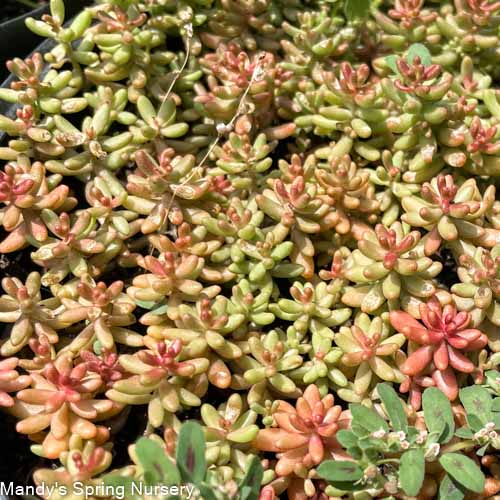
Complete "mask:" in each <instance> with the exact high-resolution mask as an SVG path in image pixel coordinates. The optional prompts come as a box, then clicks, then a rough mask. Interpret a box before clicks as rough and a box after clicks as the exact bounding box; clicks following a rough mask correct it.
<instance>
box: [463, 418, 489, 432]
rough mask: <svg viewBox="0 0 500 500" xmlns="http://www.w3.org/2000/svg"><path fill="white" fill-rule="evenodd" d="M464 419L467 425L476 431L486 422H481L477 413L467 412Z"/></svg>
mask: <svg viewBox="0 0 500 500" xmlns="http://www.w3.org/2000/svg"><path fill="white" fill-rule="evenodd" d="M466 419H467V423H468V424H469V427H470V428H471V429H472V430H473V431H474V432H477V431H479V430H480V429H482V428H483V426H484V424H485V423H486V422H483V421H482V420H481V419H480V418H479V417H478V416H477V415H474V414H467V415H466Z"/></svg>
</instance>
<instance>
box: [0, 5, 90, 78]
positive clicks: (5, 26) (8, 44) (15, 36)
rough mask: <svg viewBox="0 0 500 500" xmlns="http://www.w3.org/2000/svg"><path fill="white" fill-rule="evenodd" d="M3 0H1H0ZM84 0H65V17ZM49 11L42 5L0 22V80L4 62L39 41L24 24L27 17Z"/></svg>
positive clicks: (76, 9) (78, 8) (23, 53)
mask: <svg viewBox="0 0 500 500" xmlns="http://www.w3.org/2000/svg"><path fill="white" fill-rule="evenodd" d="M0 1H3V0H0ZM88 3H89V2H88V1H85V0H66V2H65V5H66V18H67V19H70V18H71V17H73V16H74V15H75V14H76V13H77V12H78V11H79V10H80V9H81V8H82V7H83V6H85V5H88ZM48 12H49V5H48V3H47V4H46V5H42V6H41V7H38V8H37V9H34V10H32V11H31V12H27V13H26V14H23V15H21V16H19V17H16V18H14V19H9V20H8V21H5V22H3V23H1V24H0V80H3V79H4V78H6V77H7V75H8V73H9V72H8V70H7V68H6V67H5V63H6V62H7V61H8V60H9V59H12V58H14V57H22V58H24V57H25V56H26V55H28V54H29V53H30V52H32V51H33V49H34V48H35V47H36V46H37V45H38V44H39V43H40V40H41V39H40V37H39V36H37V35H35V34H34V33H32V32H31V31H30V30H29V29H28V28H27V27H26V25H25V21H26V19H27V18H28V17H34V18H35V19H40V17H41V16H42V15H43V14H46V13H48Z"/></svg>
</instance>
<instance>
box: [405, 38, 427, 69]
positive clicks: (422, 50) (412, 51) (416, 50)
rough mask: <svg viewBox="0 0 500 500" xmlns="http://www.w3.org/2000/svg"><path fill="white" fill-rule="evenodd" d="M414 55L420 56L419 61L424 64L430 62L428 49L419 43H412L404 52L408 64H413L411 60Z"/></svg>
mask: <svg viewBox="0 0 500 500" xmlns="http://www.w3.org/2000/svg"><path fill="white" fill-rule="evenodd" d="M416 56H418V57H420V61H421V63H422V64H423V65H424V66H429V65H430V64H432V56H431V53H430V52H429V49H428V48H427V47H426V46H425V45H423V44H421V43H414V44H413V45H410V48H409V49H408V52H407V54H406V60H407V61H408V64H413V60H414V59H415V57H416Z"/></svg>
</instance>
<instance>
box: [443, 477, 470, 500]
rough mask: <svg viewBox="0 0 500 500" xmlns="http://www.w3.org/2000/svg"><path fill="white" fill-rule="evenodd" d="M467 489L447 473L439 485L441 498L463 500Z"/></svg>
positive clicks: (444, 499)
mask: <svg viewBox="0 0 500 500" xmlns="http://www.w3.org/2000/svg"><path fill="white" fill-rule="evenodd" d="M464 496H465V491H464V490H463V488H462V486H460V485H459V484H457V483H456V482H455V481H453V479H451V477H450V476H449V475H448V474H445V476H444V477H443V480H442V481H441V484H440V485H439V500H462V498H463V497H464Z"/></svg>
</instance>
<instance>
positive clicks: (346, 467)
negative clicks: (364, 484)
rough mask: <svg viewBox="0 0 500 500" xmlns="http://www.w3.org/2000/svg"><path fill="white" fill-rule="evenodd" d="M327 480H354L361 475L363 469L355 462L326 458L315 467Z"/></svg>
mask: <svg viewBox="0 0 500 500" xmlns="http://www.w3.org/2000/svg"><path fill="white" fill-rule="evenodd" d="M316 470H317V472H318V474H319V476H320V477H322V478H323V479H326V480H327V481H333V482H335V481H342V482H352V483H354V482H356V481H358V480H359V479H361V478H362V477H363V469H362V468H361V467H360V466H359V465H358V464H357V463H356V462H349V461H347V460H326V461H324V462H323V463H321V464H320V466H319V467H318V468H317V469H316Z"/></svg>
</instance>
